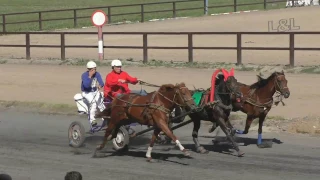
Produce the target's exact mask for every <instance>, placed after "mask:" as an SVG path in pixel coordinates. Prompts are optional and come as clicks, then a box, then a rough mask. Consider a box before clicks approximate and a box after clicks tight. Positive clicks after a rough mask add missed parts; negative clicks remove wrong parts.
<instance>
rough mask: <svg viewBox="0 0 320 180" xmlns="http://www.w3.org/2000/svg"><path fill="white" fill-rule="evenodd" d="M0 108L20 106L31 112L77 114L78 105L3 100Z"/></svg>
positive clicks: (0, 101) (0, 102) (19, 107)
mask: <svg viewBox="0 0 320 180" xmlns="http://www.w3.org/2000/svg"><path fill="white" fill-rule="evenodd" d="M0 108H18V109H22V110H25V111H29V112H39V113H50V114H65V115H76V114H77V106H76V105H69V104H50V103H45V102H25V101H3V100H0Z"/></svg>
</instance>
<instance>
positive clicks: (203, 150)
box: [197, 146, 209, 154]
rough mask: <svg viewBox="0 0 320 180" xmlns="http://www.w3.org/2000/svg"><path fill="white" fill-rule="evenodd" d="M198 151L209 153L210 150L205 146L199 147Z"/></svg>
mask: <svg viewBox="0 0 320 180" xmlns="http://www.w3.org/2000/svg"><path fill="white" fill-rule="evenodd" d="M197 152H198V153H200V154H208V153H209V151H208V150H206V149H205V148H204V147H203V146H200V147H198V148H197Z"/></svg>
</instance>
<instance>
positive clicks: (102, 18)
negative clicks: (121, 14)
mask: <svg viewBox="0 0 320 180" xmlns="http://www.w3.org/2000/svg"><path fill="white" fill-rule="evenodd" d="M91 21H92V24H93V25H94V26H96V27H97V28H98V53H99V60H103V58H104V53H103V33H102V26H103V25H104V24H105V23H107V22H108V17H107V15H106V13H105V12H103V11H102V10H96V11H94V12H93V14H92V16H91Z"/></svg>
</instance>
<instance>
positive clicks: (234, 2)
mask: <svg viewBox="0 0 320 180" xmlns="http://www.w3.org/2000/svg"><path fill="white" fill-rule="evenodd" d="M233 11H234V12H237V0H233Z"/></svg>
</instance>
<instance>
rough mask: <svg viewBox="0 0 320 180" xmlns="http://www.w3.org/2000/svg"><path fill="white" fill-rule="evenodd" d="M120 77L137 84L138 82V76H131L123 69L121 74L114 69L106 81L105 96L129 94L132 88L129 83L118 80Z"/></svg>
mask: <svg viewBox="0 0 320 180" xmlns="http://www.w3.org/2000/svg"><path fill="white" fill-rule="evenodd" d="M119 79H124V80H126V81H127V82H128V83H131V84H136V83H138V79H137V78H133V77H131V76H130V75H129V74H128V73H127V72H124V71H121V72H120V73H119V74H118V73H115V72H114V71H112V72H110V73H109V74H107V76H106V82H105V85H104V97H105V98H107V97H108V95H109V96H111V97H116V95H117V94H129V93H130V89H129V87H128V84H127V83H121V82H118V80H119Z"/></svg>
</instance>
